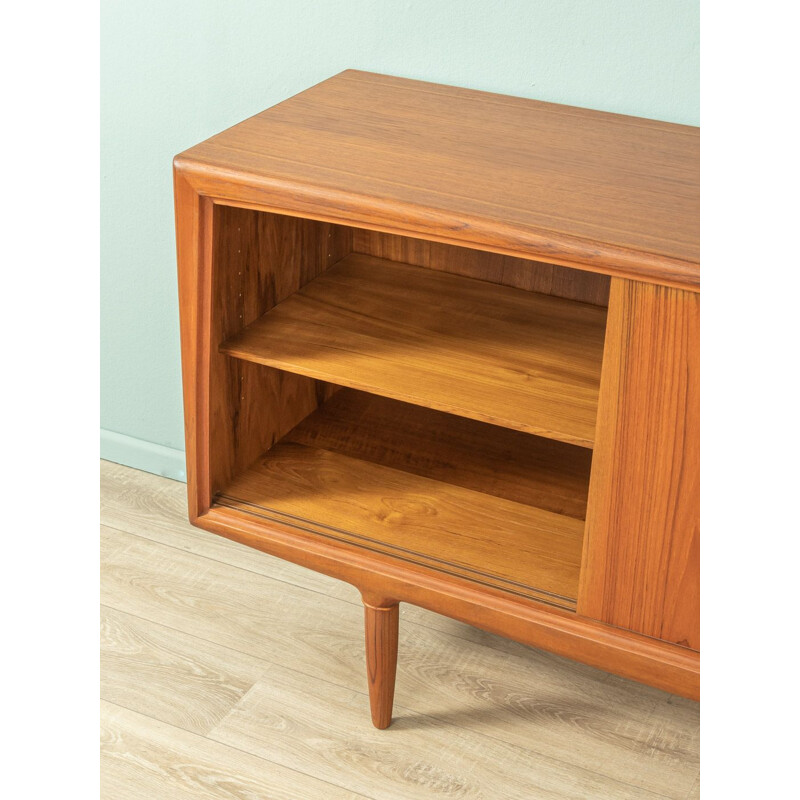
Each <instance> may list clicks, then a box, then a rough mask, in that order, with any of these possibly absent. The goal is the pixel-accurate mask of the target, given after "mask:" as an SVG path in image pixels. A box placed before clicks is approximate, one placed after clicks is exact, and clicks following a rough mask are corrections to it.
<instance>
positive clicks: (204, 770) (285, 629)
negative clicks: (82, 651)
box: [101, 462, 699, 800]
mask: <svg viewBox="0 0 800 800" xmlns="http://www.w3.org/2000/svg"><path fill="white" fill-rule="evenodd" d="M101 476H102V489H101V501H102V504H101V505H102V508H101V523H102V527H101V541H102V576H101V586H102V588H101V653H102V663H101V696H102V714H101V723H102V736H101V765H102V786H103V790H102V797H103V798H104V800H161V799H162V798H163V799H164V800H183V798H187V799H189V798H192V799H194V798H197V799H198V800H199V799H200V798H203V800H216V798H225V800H233V799H234V798H235V799H237V800H239V799H241V800H261V799H262V798H263V799H264V800H266V799H267V798H269V799H270V800H272V798H287V799H288V798H291V800H301V799H305V798H311V799H313V800H317V798H319V800H328V798H330V800H338V799H339V798H372V799H373V800H394V799H396V800H415V799H416V798H436V797H442V798H458V799H459V800H460V799H461V798H464V800H471V799H472V798H487V800H488V799H489V798H491V800H500V799H502V798H520V800H522V798H524V799H525V800H530V799H534V798H554V799H555V798H558V799H559V800H561V799H562V798H575V799H576V798H581V799H583V798H590V799H591V800H605V799H606V798H609V799H613V800H622V799H624V798H658V797H668V798H680V800H694V799H695V798H698V797H699V788H698V786H699V706H698V705H697V703H694V702H691V701H688V700H684V699H682V698H679V697H676V696H673V695H669V694H667V693H665V692H661V691H658V690H656V689H651V688H649V687H646V686H642V685H640V684H637V683H634V682H632V681H627V680H624V679H622V678H618V677H615V676H612V675H609V674H607V673H604V672H601V671H599V670H596V669H592V668H591V667H586V666H583V665H581V664H576V663H574V662H571V661H568V660H566V659H562V658H559V657H557V656H553V655H550V654H548V653H545V652H542V651H539V650H534V649H532V648H529V647H525V646H524V645H520V644H517V643H516V642H511V641H508V640H505V639H501V638H499V637H496V636H493V635H491V634H487V633H484V632H482V631H479V630H477V629H475V628H472V627H470V626H468V625H464V624H462V623H459V622H455V621H453V620H450V619H447V618H445V617H441V616H438V615H436V614H432V613H430V612H428V611H424V610H422V609H418V608H414V607H412V606H408V605H402V606H401V616H400V656H399V664H398V675H397V690H396V697H395V713H394V722H393V723H392V726H391V727H390V728H389V729H388V730H385V731H378V730H375V729H374V728H373V727H372V725H371V723H370V719H369V707H368V700H367V684H366V676H365V667H364V653H363V640H362V637H363V613H362V607H361V602H360V597H359V595H358V593H357V592H356V590H355V589H353V588H352V587H350V586H347V585H345V584H342V583H339V582H338V581H334V580H332V579H330V578H327V577H325V576H322V575H318V574H316V573H314V572H310V571H309V570H306V569H303V568H301V567H297V566H294V565H293V564H288V563H286V562H283V561H280V560H278V559H275V558H272V557H270V556H267V555H264V554H263V553H259V552H256V551H254V550H249V549H248V548H246V547H243V546H241V545H238V544H235V543H233V542H229V541H227V540H225V539H223V538H221V537H217V536H214V535H212V534H209V533H206V532H204V531H200V530H197V529H195V528H192V527H191V526H190V525H189V524H188V522H187V521H186V508H185V486H184V485H183V484H182V483H177V482H174V481H171V480H168V479H166V478H159V477H157V476H154V475H150V474H148V473H144V472H139V471H137V470H133V469H129V468H127V467H122V466H119V465H117V464H111V463H108V462H103V463H102V467H101Z"/></svg>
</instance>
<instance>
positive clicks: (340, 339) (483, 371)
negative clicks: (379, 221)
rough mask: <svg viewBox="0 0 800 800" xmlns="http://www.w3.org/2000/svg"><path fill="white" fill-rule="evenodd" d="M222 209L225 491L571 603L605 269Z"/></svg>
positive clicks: (214, 475)
mask: <svg viewBox="0 0 800 800" xmlns="http://www.w3.org/2000/svg"><path fill="white" fill-rule="evenodd" d="M214 214H215V220H214V226H213V230H214V232H215V237H214V243H213V260H214V263H213V275H214V281H213V286H212V303H211V320H212V343H211V344H212V348H211V350H212V355H211V375H210V400H211V402H210V409H211V415H210V436H211V447H210V454H211V457H210V462H211V463H210V477H211V483H212V486H211V495H212V497H213V498H214V500H213V502H214V504H216V505H218V506H225V507H227V508H231V509H236V510H237V511H238V512H241V513H242V514H246V515H248V516H250V517H253V516H255V517H261V518H263V519H265V520H273V521H276V522H279V523H281V524H282V525H284V526H288V527H289V528H296V529H298V530H302V531H304V532H305V533H309V532H310V533H313V534H315V535H318V536H321V537H325V538H326V539H329V540H331V539H332V540H336V541H337V542H339V543H341V544H342V545H343V546H348V547H356V548H360V549H361V550H362V551H367V552H372V553H376V554H380V557H382V558H383V557H386V556H389V557H392V558H397V559H401V560H403V561H406V562H412V563H414V564H417V565H420V566H423V567H425V568H429V569H431V570H435V571H438V572H444V573H447V574H449V575H452V576H456V577H457V578H459V579H463V580H465V581H471V582H477V583H480V584H482V585H485V586H490V587H493V588H494V589H499V590H501V591H504V592H508V593H510V594H513V595H515V596H518V597H523V598H526V599H530V600H532V601H536V602H543V603H548V604H550V605H555V606H558V607H560V608H564V609H568V610H574V609H575V604H576V598H577V594H578V582H579V577H580V562H581V552H582V541H583V527H584V523H583V520H584V518H585V513H586V499H587V495H588V484H589V475H590V468H591V447H592V445H593V437H594V425H595V416H596V409H597V395H598V390H599V380H600V368H601V363H602V352H603V338H604V333H605V316H606V305H607V298H608V284H609V279H608V278H607V276H603V275H597V274H592V273H586V272H582V271H579V270H573V269H567V268H563V267H558V266H553V265H548V264H541V263H539V262H534V261H528V260H523V259H519V258H511V257H508V256H503V255H498V254H495V253H489V252H485V251H479V250H471V249H467V248H461V247H455V246H451V245H444V244H438V243H434V242H428V241H424V240H419V239H411V238H406V237H401V236H396V235H390V234H384V233H379V232H374V231H368V230H364V229H359V228H349V227H346V226H341V225H331V224H328V223H324V222H319V221H314V220H309V219H303V218H297V217H291V216H284V215H279V214H272V213H267V212H258V211H251V210H247V209H240V208H233V207H226V206H220V205H217V206H215V208H214Z"/></svg>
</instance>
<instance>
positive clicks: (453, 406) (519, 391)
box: [220, 254, 607, 447]
mask: <svg viewBox="0 0 800 800" xmlns="http://www.w3.org/2000/svg"><path fill="white" fill-rule="evenodd" d="M606 313H607V312H606V309H604V308H600V307H597V306H593V305H590V304H587V303H579V302H575V301H571V300H564V299H562V298H557V297H552V296H549V295H543V294H537V293H535V292H527V291H523V290H520V289H512V288H509V287H506V286H498V285H495V284H491V283H487V282H485V281H478V280H474V279H471V278H464V277H461V276H457V275H451V274H448V273H444V272H438V271H436V270H429V269H423V268H420V267H413V266H410V265H407V264H402V263H397V262H392V261H386V260H383V259H378V258H374V257H372V256H367V255H360V254H352V255H349V256H347V257H346V258H344V259H342V260H341V261H339V262H338V263H337V264H336V265H335V266H333V267H331V268H330V269H329V270H327V271H326V272H324V273H323V274H322V275H320V276H319V277H317V278H316V279H314V280H313V281H311V282H310V283H308V284H306V285H305V286H304V287H303V288H302V289H300V290H299V291H297V292H296V293H294V294H292V295H291V296H290V297H289V298H287V299H286V300H284V301H283V302H281V303H280V304H278V305H277V306H275V307H274V308H272V309H271V310H270V311H269V312H268V313H266V314H265V315H264V316H263V317H261V318H260V319H258V320H257V321H256V322H254V323H253V324H252V325H250V326H248V327H247V328H245V330H244V331H242V332H241V333H240V334H238V335H237V336H234V337H233V338H231V339H229V340H227V341H226V342H224V343H223V344H222V346H221V348H220V349H221V351H222V352H224V353H227V354H228V355H231V356H234V357H236V358H241V359H244V360H247V361H254V362H257V363H259V364H265V365H268V366H271V367H276V368H278V369H282V370H286V371H288V372H294V373H297V374H301V375H306V376H308V377H312V378H317V379H321V380H324V381H328V382H331V383H335V384H338V385H341V386H348V387H352V388H355V389H361V390H364V391H368V392H372V393H375V394H379V395H383V396H386V397H391V398H395V399H397V400H402V401H405V402H409V403H413V404H416V405H420V406H427V407H430V408H433V409H438V410H440V411H446V412H449V413H453V414H457V415H459V416H463V417H469V418H472V419H475V420H481V421H483V422H489V423H492V424H494V425H499V426H503V427H506V428H512V429H516V430H519V431H524V432H526V433H534V434H537V435H540V436H544V437H548V438H551V439H556V440H559V441H562V442H568V443H572V444H577V445H580V446H582V447H592V446H593V444H594V429H595V419H596V416H597V398H598V391H599V385H600V366H601V361H602V353H603V339H604V335H605V321H606Z"/></svg>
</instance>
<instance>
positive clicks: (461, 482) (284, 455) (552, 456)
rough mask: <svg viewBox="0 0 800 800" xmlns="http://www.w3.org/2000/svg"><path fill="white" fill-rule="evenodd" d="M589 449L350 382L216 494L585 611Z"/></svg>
mask: <svg viewBox="0 0 800 800" xmlns="http://www.w3.org/2000/svg"><path fill="white" fill-rule="evenodd" d="M431 422H433V423H435V427H433V428H431V427H430V425H431ZM590 457H591V456H590V453H588V451H586V450H582V449H581V448H578V447H573V446H569V445H564V444H560V443H556V442H549V441H547V440H543V439H538V438H536V437H531V436H525V435H524V434H518V433H516V432H514V431H508V430H504V429H502V428H496V427H493V426H490V425H486V424H481V423H477V422H473V421H471V420H465V419H459V418H457V417H452V416H450V415H447V414H443V413H441V412H436V411H431V410H430V409H425V408H418V407H414V406H410V405H406V404H402V403H398V402H397V401H393V400H387V399H385V398H376V397H370V396H368V395H365V394H363V393H361V392H356V391H352V390H342V391H340V392H338V393H337V394H335V395H334V396H333V398H332V399H331V400H329V401H328V402H327V403H326V404H325V405H323V406H322V407H321V408H320V409H319V410H318V411H316V412H315V413H314V414H312V415H311V416H309V417H308V418H307V419H305V420H304V421H303V422H302V423H301V424H300V425H299V426H297V427H296V428H295V429H294V430H293V431H291V432H290V433H289V434H288V435H287V436H286V437H284V438H283V439H282V440H281V441H280V442H278V443H277V444H276V445H275V446H273V447H272V448H271V449H270V450H269V451H268V452H267V453H266V454H265V455H264V456H263V457H262V458H260V459H259V460H258V462H257V463H256V464H255V465H254V466H252V467H251V468H250V469H248V470H246V471H245V472H244V473H242V474H241V475H239V476H237V477H236V478H234V480H233V481H232V482H231V483H230V485H229V486H227V487H226V488H225V490H224V491H223V492H221V493H220V494H218V495H217V497H216V499H215V502H216V504H218V505H222V506H226V507H231V508H236V509H239V510H241V511H243V512H245V513H248V514H255V515H258V516H261V517H265V518H267V519H272V520H277V521H280V522H282V523H284V524H289V525H292V526H294V527H299V528H301V529H303V530H306V531H309V532H312V533H314V534H317V535H319V536H324V537H326V538H331V539H336V540H338V541H342V542H346V543H348V544H350V545H354V546H357V547H360V548H364V549H367V550H371V551H373V552H378V553H383V554H386V555H390V556H393V557H395V558H399V559H402V560H404V561H406V562H411V563H415V564H419V565H423V566H425V567H428V568H430V569H433V570H437V571H439V572H443V573H447V574H450V575H455V576H458V577H460V578H463V579H467V580H470V581H474V582H477V583H480V584H483V585H487V586H491V587H494V588H496V589H501V590H503V591H506V592H511V593H513V594H516V595H521V596H523V597H526V598H530V599H534V600H539V601H543V602H546V603H550V604H552V605H556V606H559V607H562V608H567V609H571V610H574V608H575V598H576V597H577V590H578V574H579V570H580V559H581V548H582V542H583V528H584V524H583V521H582V520H581V519H580V518H579V517H580V516H582V515H583V513H585V502H586V493H587V490H588V478H589V461H590ZM502 495H505V496H502ZM508 497H512V498H515V499H508ZM520 501H533V502H536V501H543V502H545V503H546V504H547V505H548V506H550V508H556V507H561V508H563V509H564V510H565V511H566V512H568V513H570V514H572V515H573V516H567V515H566V514H560V513H554V512H553V511H552V510H548V509H545V508H538V507H535V506H534V505H531V504H529V502H520Z"/></svg>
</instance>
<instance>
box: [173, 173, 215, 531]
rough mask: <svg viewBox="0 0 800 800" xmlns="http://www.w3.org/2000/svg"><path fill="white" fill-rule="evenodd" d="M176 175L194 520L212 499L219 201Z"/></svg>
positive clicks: (185, 409) (186, 421)
mask: <svg viewBox="0 0 800 800" xmlns="http://www.w3.org/2000/svg"><path fill="white" fill-rule="evenodd" d="M174 180H175V184H174V186H175V234H176V245H177V253H178V295H179V305H180V326H181V370H182V378H183V417H184V432H185V439H186V488H187V499H188V506H189V517H190V518H191V519H193V520H194V519H196V518H197V516H198V514H200V513H202V512H203V511H205V510H206V509H207V508H208V504H209V495H208V350H207V347H208V283H209V280H208V279H209V276H210V271H211V246H210V242H211V224H212V218H213V207H212V204H211V201H210V200H208V199H207V198H205V197H203V196H201V195H200V194H198V193H197V192H196V191H195V189H194V187H193V186H192V185H191V183H190V182H189V180H188V179H187V178H186V176H184V175H183V174H181V172H180V171H179V170H178V169H175V170H174Z"/></svg>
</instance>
